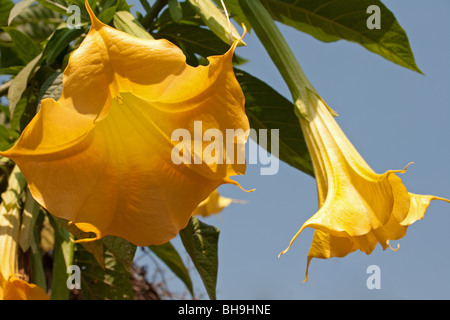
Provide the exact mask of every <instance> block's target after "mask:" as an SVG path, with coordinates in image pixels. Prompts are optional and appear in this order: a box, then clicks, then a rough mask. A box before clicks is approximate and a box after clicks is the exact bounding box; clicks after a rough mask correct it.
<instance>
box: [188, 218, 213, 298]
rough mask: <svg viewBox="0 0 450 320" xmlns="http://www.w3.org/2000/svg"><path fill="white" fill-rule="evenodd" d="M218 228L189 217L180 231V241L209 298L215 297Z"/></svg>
mask: <svg viewBox="0 0 450 320" xmlns="http://www.w3.org/2000/svg"><path fill="white" fill-rule="evenodd" d="M219 232H220V231H219V229H217V228H216V227H214V226H210V225H207V224H206V223H203V222H201V221H200V220H198V219H197V218H196V217H191V219H190V220H189V223H188V225H187V226H186V228H184V229H183V230H181V231H180V238H181V241H182V243H183V245H184V247H185V249H186V251H187V253H188V254H189V256H190V257H191V259H192V262H193V263H194V266H195V267H196V268H197V271H198V273H199V275H200V277H201V279H202V281H203V284H204V285H205V288H206V292H207V293H208V296H209V298H210V299H212V300H215V299H216V284H217V269H218V266H219V263H218V254H217V245H218V241H219Z"/></svg>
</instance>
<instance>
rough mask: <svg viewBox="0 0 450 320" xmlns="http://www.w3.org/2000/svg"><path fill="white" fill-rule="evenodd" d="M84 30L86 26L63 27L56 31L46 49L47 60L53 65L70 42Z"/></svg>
mask: <svg viewBox="0 0 450 320" xmlns="http://www.w3.org/2000/svg"><path fill="white" fill-rule="evenodd" d="M83 32H84V28H73V29H70V28H67V27H61V28H58V29H56V30H55V31H54V33H53V34H52V36H51V38H50V39H49V41H48V42H47V45H46V46H45V49H44V55H45V56H46V58H45V59H46V62H47V64H48V65H51V64H52V63H53V62H55V60H56V58H57V57H58V56H59V55H60V54H61V53H62V52H64V51H65V50H66V49H67V47H68V46H69V44H70V43H71V42H72V41H73V40H75V39H76V38H78V37H79V36H80V35H81V34H82V33H83Z"/></svg>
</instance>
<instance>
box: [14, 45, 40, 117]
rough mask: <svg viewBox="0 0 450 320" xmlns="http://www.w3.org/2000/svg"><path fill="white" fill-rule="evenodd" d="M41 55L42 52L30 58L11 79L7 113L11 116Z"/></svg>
mask: <svg viewBox="0 0 450 320" xmlns="http://www.w3.org/2000/svg"><path fill="white" fill-rule="evenodd" d="M41 57H42V53H40V54H39V55H37V56H36V57H35V58H34V59H33V60H31V61H30V62H29V63H28V64H27V65H26V66H25V67H24V68H23V69H22V70H20V72H19V73H18V74H17V76H15V77H14V79H12V81H11V84H10V86H9V90H8V102H9V113H10V114H11V117H14V110H15V109H16V105H17V103H18V102H19V100H20V98H21V97H22V94H23V92H24V91H25V89H26V87H27V82H28V78H29V77H30V75H31V74H32V73H33V71H34V69H35V68H36V65H37V64H38V62H39V61H40V60H41Z"/></svg>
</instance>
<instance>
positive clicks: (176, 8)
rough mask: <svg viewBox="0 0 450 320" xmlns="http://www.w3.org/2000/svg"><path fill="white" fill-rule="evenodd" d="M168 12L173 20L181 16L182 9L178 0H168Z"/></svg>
mask: <svg viewBox="0 0 450 320" xmlns="http://www.w3.org/2000/svg"><path fill="white" fill-rule="evenodd" d="M169 12H170V16H171V17H172V19H173V21H175V22H178V21H180V20H181V18H183V9H182V8H181V5H180V3H179V2H178V0H169Z"/></svg>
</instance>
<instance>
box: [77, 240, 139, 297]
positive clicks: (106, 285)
mask: <svg viewBox="0 0 450 320" xmlns="http://www.w3.org/2000/svg"><path fill="white" fill-rule="evenodd" d="M103 254H104V261H103V265H104V267H102V266H101V265H99V264H98V263H97V261H96V258H95V257H94V256H93V255H92V254H91V253H89V252H88V251H87V250H86V249H85V247H84V246H83V245H80V244H78V245H77V246H76V248H75V260H74V264H75V265H77V266H79V267H80V269H81V296H82V299H83V300H132V299H133V297H134V294H133V288H132V287H131V283H130V273H129V271H128V270H127V269H126V268H125V267H124V266H123V265H122V264H121V263H120V262H119V261H118V259H117V257H116V256H115V255H114V254H113V253H111V251H109V250H105V251H104V253H103Z"/></svg>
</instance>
